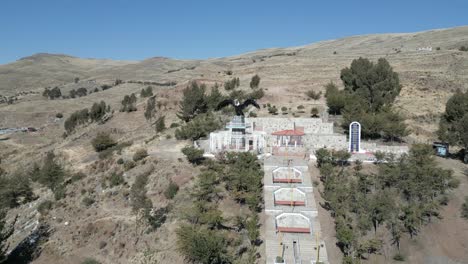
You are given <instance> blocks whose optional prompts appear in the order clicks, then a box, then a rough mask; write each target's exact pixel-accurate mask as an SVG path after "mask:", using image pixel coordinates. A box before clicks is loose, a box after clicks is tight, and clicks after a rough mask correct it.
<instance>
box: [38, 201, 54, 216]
mask: <svg viewBox="0 0 468 264" xmlns="http://www.w3.org/2000/svg"><path fill="white" fill-rule="evenodd" d="M52 205H53V202H52V201H51V200H45V201H43V202H41V203H40V204H39V205H38V206H37V211H39V213H41V214H42V215H45V214H47V212H48V211H49V210H50V209H52Z"/></svg>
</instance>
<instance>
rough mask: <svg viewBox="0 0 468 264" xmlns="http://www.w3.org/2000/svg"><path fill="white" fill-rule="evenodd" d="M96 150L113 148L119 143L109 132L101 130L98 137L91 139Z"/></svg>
mask: <svg viewBox="0 0 468 264" xmlns="http://www.w3.org/2000/svg"><path fill="white" fill-rule="evenodd" d="M91 144H92V145H93V148H94V150H96V152H101V151H104V150H106V149H108V148H111V147H113V146H115V145H117V142H116V141H115V140H114V139H113V138H112V137H111V135H110V134H109V133H107V132H99V133H98V134H97V135H96V137H95V138H94V139H93V140H91Z"/></svg>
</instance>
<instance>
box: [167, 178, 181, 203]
mask: <svg viewBox="0 0 468 264" xmlns="http://www.w3.org/2000/svg"><path fill="white" fill-rule="evenodd" d="M178 191H179V186H178V185H177V184H175V183H174V182H172V181H171V182H170V183H169V186H168V187H167V189H166V191H165V192H164V196H166V198H167V199H172V198H174V196H175V195H176V194H177V192H178Z"/></svg>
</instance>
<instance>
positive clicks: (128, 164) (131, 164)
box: [124, 160, 136, 171]
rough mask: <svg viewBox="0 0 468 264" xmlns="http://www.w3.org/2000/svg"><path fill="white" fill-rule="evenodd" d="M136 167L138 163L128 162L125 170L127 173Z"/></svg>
mask: <svg viewBox="0 0 468 264" xmlns="http://www.w3.org/2000/svg"><path fill="white" fill-rule="evenodd" d="M135 166H136V163H135V162H134V161H133V160H128V161H126V162H125V163H124V169H125V170H126V171H128V170H131V169H133V168H135Z"/></svg>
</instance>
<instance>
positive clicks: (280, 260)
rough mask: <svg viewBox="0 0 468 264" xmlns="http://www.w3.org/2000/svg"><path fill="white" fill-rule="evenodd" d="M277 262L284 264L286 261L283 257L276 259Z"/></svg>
mask: <svg viewBox="0 0 468 264" xmlns="http://www.w3.org/2000/svg"><path fill="white" fill-rule="evenodd" d="M275 262H276V263H284V259H283V257H281V256H277V257H276V259H275Z"/></svg>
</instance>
